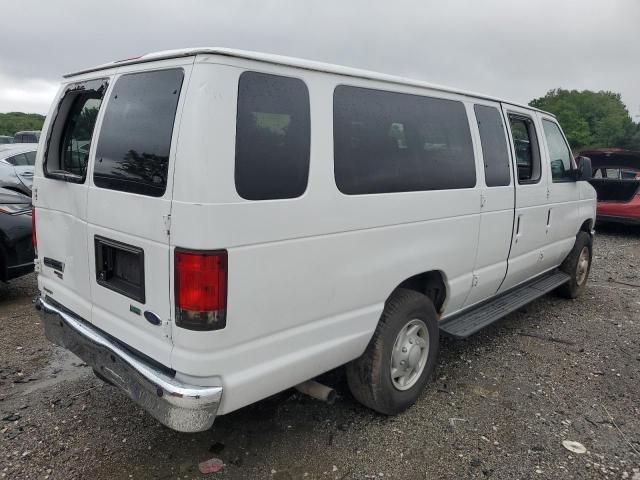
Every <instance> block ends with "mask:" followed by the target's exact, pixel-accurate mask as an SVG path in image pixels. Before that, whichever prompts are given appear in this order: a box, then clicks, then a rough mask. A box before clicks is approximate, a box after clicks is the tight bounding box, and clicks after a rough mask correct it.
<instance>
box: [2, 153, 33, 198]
mask: <svg viewBox="0 0 640 480" xmlns="http://www.w3.org/2000/svg"><path fill="white" fill-rule="evenodd" d="M37 147H38V145H37V144H36V143H12V144H9V145H0V187H3V188H6V189H8V190H13V191H16V192H19V193H22V194H24V195H28V196H31V186H32V184H33V165H34V164H35V161H36V150H37Z"/></svg>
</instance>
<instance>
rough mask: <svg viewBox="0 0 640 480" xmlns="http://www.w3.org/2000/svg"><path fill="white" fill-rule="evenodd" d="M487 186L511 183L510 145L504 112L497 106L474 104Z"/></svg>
mask: <svg viewBox="0 0 640 480" xmlns="http://www.w3.org/2000/svg"><path fill="white" fill-rule="evenodd" d="M473 109H474V111H475V113H476V121H477V122H478V130H479V131H480V143H481V145H482V158H483V161H484V178H485V183H486V185H487V187H502V186H505V185H509V184H510V183H511V174H510V171H511V167H510V164H509V147H508V145H507V137H506V136H505V131H504V123H503V122H502V114H501V113H500V111H499V110H498V109H497V108H495V107H489V106H486V105H474V107H473Z"/></svg>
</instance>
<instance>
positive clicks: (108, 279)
mask: <svg viewBox="0 0 640 480" xmlns="http://www.w3.org/2000/svg"><path fill="white" fill-rule="evenodd" d="M94 241H95V250H96V282H97V283H98V285H102V286H103V287H105V288H108V289H109V290H113V291H114V292H117V293H119V294H121V295H124V296H125V297H129V298H131V299H133V300H136V301H138V302H140V303H145V289H144V250H143V249H142V248H140V247H134V246H133V245H127V244H126V243H122V242H118V241H116V240H111V239H109V238H105V237H101V236H98V235H96V236H95V239H94Z"/></svg>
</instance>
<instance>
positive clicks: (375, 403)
mask: <svg viewBox="0 0 640 480" xmlns="http://www.w3.org/2000/svg"><path fill="white" fill-rule="evenodd" d="M438 347H439V327H438V315H437V314H436V310H435V308H434V306H433V303H432V302H431V300H430V299H429V298H428V297H427V296H425V295H423V294H421V293H418V292H415V291H413V290H406V289H398V290H396V292H394V293H393V295H392V296H391V298H390V299H389V300H388V301H387V303H386V305H385V308H384V311H383V312H382V316H381V317H380V321H379V322H378V326H377V327H376V331H375V332H374V334H373V337H372V338H371V341H370V342H369V345H368V346H367V349H366V350H365V352H364V353H363V354H362V356H361V357H360V358H357V359H356V360H354V361H352V362H351V363H349V364H348V365H347V382H348V384H349V389H350V390H351V393H352V394H353V396H354V397H355V398H356V399H357V400H358V401H359V402H360V403H362V404H364V405H366V406H367V407H369V408H371V409H373V410H375V411H377V412H380V413H383V414H386V415H395V414H397V413H400V412H402V411H404V410H406V409H407V408H409V407H410V406H411V405H413V404H414V403H415V402H416V400H417V399H418V397H419V396H420V393H421V392H422V390H423V388H424V386H425V385H426V384H427V382H428V381H429V379H430V377H431V375H432V373H433V370H434V369H435V366H436V360H437V357H438Z"/></svg>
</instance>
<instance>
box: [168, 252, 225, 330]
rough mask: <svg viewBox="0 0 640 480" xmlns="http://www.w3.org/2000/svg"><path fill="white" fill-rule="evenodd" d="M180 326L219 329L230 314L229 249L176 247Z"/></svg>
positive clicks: (191, 328)
mask: <svg viewBox="0 0 640 480" xmlns="http://www.w3.org/2000/svg"><path fill="white" fill-rule="evenodd" d="M175 284H176V325H177V326H178V327H182V328H187V329H189V330H219V329H221V328H224V327H225V325H226V317H227V252H226V251H225V250H220V251H215V252H197V251H184V250H176V252H175Z"/></svg>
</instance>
